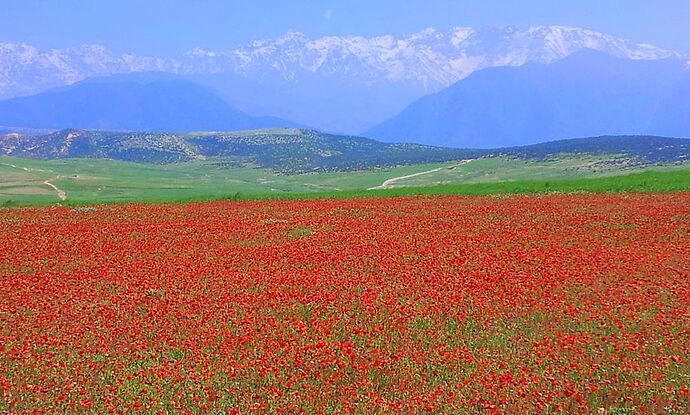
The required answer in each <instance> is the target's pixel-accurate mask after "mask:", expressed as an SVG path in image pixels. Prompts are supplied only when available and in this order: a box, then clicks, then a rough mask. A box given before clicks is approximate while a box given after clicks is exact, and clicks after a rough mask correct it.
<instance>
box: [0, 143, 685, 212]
mask: <svg viewBox="0 0 690 415" xmlns="http://www.w3.org/2000/svg"><path fill="white" fill-rule="evenodd" d="M650 169H653V170H654V171H653V172H645V173H643V174H642V175H639V174H635V173H640V172H641V171H643V170H650ZM631 174H632V175H631ZM591 179H594V180H591ZM580 190H582V191H625V190H639V191H673V190H690V165H688V164H684V165H669V166H662V165H659V166H642V165H637V164H631V163H629V162H628V160H626V159H624V158H622V157H618V158H617V157H615V156H606V157H605V156H596V157H595V156H572V155H571V156H563V157H559V158H554V159H551V160H548V161H532V160H524V159H513V158H486V159H478V160H471V161H462V162H451V163H440V164H418V165H410V166H399V167H394V168H385V169H383V168H382V169H375V170H366V171H351V172H328V173H313V174H297V175H282V174H277V173H275V172H273V171H272V170H268V169H262V168H256V167H253V166H250V165H240V166H239V167H237V166H236V167H231V168H228V167H227V163H224V162H223V160H203V161H192V162H186V163H178V164H166V165H160V164H137V163H128V162H121V161H113V160H103V159H65V160H51V161H41V160H31V159H20V158H13V157H0V205H4V206H14V205H41V204H52V203H63V204H84V203H87V204H88V203H112V202H127V201H142V202H146V201H151V202H153V201H182V200H211V199H222V198H245V199H253V198H272V197H283V198H296V197H299V198H302V197H339V196H340V197H353V196H363V195H371V196H374V195H381V196H384V195H403V194H487V193H520V192H541V191H580ZM63 198H64V200H63Z"/></svg>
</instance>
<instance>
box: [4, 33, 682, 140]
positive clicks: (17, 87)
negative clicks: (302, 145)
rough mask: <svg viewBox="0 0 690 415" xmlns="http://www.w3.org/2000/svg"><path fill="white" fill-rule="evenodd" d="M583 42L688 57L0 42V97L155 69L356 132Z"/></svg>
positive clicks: (422, 40) (535, 41)
mask: <svg viewBox="0 0 690 415" xmlns="http://www.w3.org/2000/svg"><path fill="white" fill-rule="evenodd" d="M583 49H593V50H599V51H602V52H605V53H607V54H609V55H611V56H614V57H618V58H626V59H635V60H658V59H665V58H677V59H678V60H679V61H680V60H682V61H683V62H685V58H684V57H682V56H681V55H679V54H677V53H675V52H673V51H669V50H664V49H660V48H656V47H654V46H651V45H646V44H635V43H633V42H629V41H626V40H623V39H620V38H617V37H615V36H610V35H606V34H602V33H599V32H595V31H591V30H587V29H582V28H572V27H562V26H538V27H528V28H516V27H500V28H484V29H473V28H464V27H458V28H453V29H451V30H448V31H439V30H436V29H426V30H423V31H421V32H419V33H416V34H413V35H409V36H392V35H387V36H378V37H371V38H365V37H360V36H342V37H339V36H327V37H322V38H318V39H311V38H309V37H307V36H306V35H304V34H301V33H298V32H289V33H287V34H285V35H283V36H281V37H278V38H276V39H269V40H261V41H254V42H251V43H249V44H247V45H246V46H244V47H241V48H236V49H231V50H226V51H208V50H203V49H193V50H190V51H188V52H186V53H184V54H182V55H180V56H177V57H151V56H138V55H134V54H128V53H125V54H118V53H114V52H112V51H109V50H108V49H106V48H105V47H103V46H99V45H86V46H82V47H77V48H69V49H61V50H38V49H36V48H34V47H32V46H30V45H27V44H23V43H0V98H12V97H17V96H23V95H31V94H36V93H39V92H43V91H46V90H48V89H51V88H55V87H61V86H65V85H70V84H73V83H75V82H78V81H81V80H83V79H86V78H89V77H94V76H108V75H113V74H127V73H134V72H149V71H157V72H166V73H171V74H176V75H183V76H185V77H187V78H188V79H191V80H193V81H195V82H196V83H198V84H200V85H203V86H205V87H207V88H209V89H210V90H212V91H213V92H214V93H216V94H218V95H219V96H220V97H222V98H223V99H225V100H227V101H228V102H229V103H230V104H231V106H232V107H233V108H236V109H238V110H240V111H243V112H246V113H248V114H252V115H270V116H275V117H280V118H283V119H289V120H292V121H294V122H295V123H298V124H301V125H309V126H312V127H315V128H319V129H324V130H328V131H339V132H346V133H354V132H362V131H365V130H368V129H370V128H372V127H374V126H375V125H377V124H379V123H380V122H381V121H383V120H385V119H387V118H390V117H393V116H394V115H396V114H397V113H399V112H400V111H402V110H403V109H404V108H405V107H406V106H407V105H409V104H410V102H412V101H414V100H416V99H419V98H421V97H423V96H425V95H427V94H432V93H436V92H439V91H441V90H442V89H444V88H446V87H448V86H451V85H453V84H454V83H456V82H458V81H460V80H462V79H464V78H466V77H467V76H469V75H471V74H472V73H474V72H476V71H478V70H482V69H485V68H493V67H503V66H520V65H524V64H526V63H541V64H546V63H552V62H555V61H557V60H559V59H562V58H564V57H567V56H569V55H571V54H573V53H574V52H577V51H579V50H583Z"/></svg>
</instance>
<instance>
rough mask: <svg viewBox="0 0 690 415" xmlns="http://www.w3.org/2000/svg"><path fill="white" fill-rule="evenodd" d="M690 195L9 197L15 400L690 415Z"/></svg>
mask: <svg viewBox="0 0 690 415" xmlns="http://www.w3.org/2000/svg"><path fill="white" fill-rule="evenodd" d="M689 278H690V193H678V194H657V195H633V194H629V195H549V196H514V197H490V196H489V197H424V198H422V197H410V198H399V199H353V200H328V201H324V200H322V201H259V202H235V203H232V202H217V203H199V204H188V205H143V204H140V205H136V204H135V205H121V206H98V207H95V208H77V209H74V208H68V207H56V208H33V209H6V210H0V413H7V414H15V413H17V414H24V413H26V414H29V413H72V414H83V413H99V414H100V413H118V414H129V413H151V414H158V413H160V414H172V413H181V414H185V413H190V414H223V413H229V414H234V413H284V414H295V413H305V414H328V413H360V414H388V413H425V412H428V413H444V414H463V413H468V414H474V413H487V414H489V413H505V414H515V413H568V414H571V413H582V414H591V413H595V414H629V413H634V414H644V413H654V414H656V413H667V414H684V413H688V410H689V408H690V389H689V388H690V279H689Z"/></svg>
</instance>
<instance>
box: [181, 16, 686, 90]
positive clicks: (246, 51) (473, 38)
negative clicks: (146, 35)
mask: <svg viewBox="0 0 690 415" xmlns="http://www.w3.org/2000/svg"><path fill="white" fill-rule="evenodd" d="M582 49H594V50H598V51H602V52H606V53H608V54H610V55H613V56H615V57H619V58H628V59H661V58H667V57H670V56H675V55H677V54H675V53H674V52H672V51H668V50H664V49H660V48H656V47H654V46H651V45H646V44H634V43H632V42H629V41H626V40H623V39H620V38H617V37H614V36H610V35H606V34H602V33H598V32H594V31H591V30H587V29H580V28H572V27H561V26H538V27H531V28H528V29H523V30H521V29H517V28H515V27H506V28H490V29H483V30H475V29H472V28H468V27H457V28H454V29H452V30H450V31H447V32H441V31H438V30H436V29H433V28H429V29H425V30H423V31H421V32H419V33H416V34H414V35H412V36H407V37H394V36H380V37H373V38H365V37H360V36H349V37H336V36H328V37H322V38H318V39H309V38H308V37H307V36H305V35H304V34H302V33H299V32H289V33H287V34H285V35H284V36H281V37H279V38H277V39H272V40H262V41H255V42H252V43H250V44H249V45H248V46H247V47H244V48H241V49H235V50H231V51H227V52H217V51H205V50H203V49H194V50H192V51H189V52H187V54H185V61H184V62H185V63H184V65H183V66H182V68H183V71H185V72H188V73H195V72H202V73H203V72H206V73H220V72H226V71H232V72H235V73H240V74H243V75H246V76H248V77H252V78H255V77H259V76H266V73H269V72H273V73H275V74H280V76H282V77H283V79H284V80H286V81H298V80H299V79H300V78H301V77H304V76H309V74H321V75H327V76H341V77H357V78H355V79H357V80H359V81H363V82H366V83H367V84H369V85H376V84H387V83H391V82H398V81H405V82H409V83H412V84H415V85H419V86H421V87H423V88H424V89H426V90H428V91H432V90H434V89H439V88H443V87H446V86H448V85H450V84H452V83H454V82H457V81H458V80H460V79H463V78H465V77H466V76H467V75H469V74H471V73H472V72H474V71H476V70H478V69H483V68H486V67H493V66H519V65H523V64H524V63H526V62H538V63H550V62H553V61H555V60H558V59H562V58H564V57H566V56H568V55H570V54H572V53H574V52H577V51H579V50H582Z"/></svg>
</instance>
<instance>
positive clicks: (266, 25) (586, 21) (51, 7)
mask: <svg viewBox="0 0 690 415" xmlns="http://www.w3.org/2000/svg"><path fill="white" fill-rule="evenodd" d="M534 24H559V25H571V26H582V27H587V28H590V29H594V30H598V31H602V32H606V33H611V34H614V35H618V36H621V37H625V38H628V39H631V40H634V41H637V42H647V43H652V44H655V45H657V46H661V47H666V48H670V49H675V50H679V51H682V52H687V53H690V0H471V1H470V0H292V1H291V0H245V1H235V0H226V1H221V0H0V42H1V41H25V42H28V43H30V44H33V45H35V46H38V47H40V48H62V47H68V46H76V45H80V44H84V43H99V44H103V45H106V46H108V47H110V48H112V49H114V50H116V51H119V52H125V51H133V52H136V53H140V54H152V55H162V56H170V55H175V54H179V53H181V52H184V51H186V50H188V49H190V48H193V47H197V46H198V47H202V48H205V49H210V50H224V49H231V48H234V47H237V46H241V45H243V44H245V43H246V42H247V41H249V40H253V39H261V38H269V37H275V36H277V35H280V34H282V33H285V32H286V31H288V30H297V31H301V32H304V33H306V34H307V35H309V36H313V37H316V36H322V35H328V34H333V35H352V34H357V35H364V36H370V35H379V34H388V33H391V34H409V33H414V32H416V31H419V30H421V29H423V28H426V27H430V26H433V27H437V28H439V29H448V28H450V27H453V26H472V27H485V26H496V25H518V26H525V25H534Z"/></svg>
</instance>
